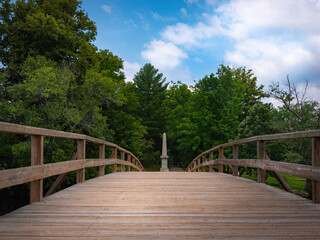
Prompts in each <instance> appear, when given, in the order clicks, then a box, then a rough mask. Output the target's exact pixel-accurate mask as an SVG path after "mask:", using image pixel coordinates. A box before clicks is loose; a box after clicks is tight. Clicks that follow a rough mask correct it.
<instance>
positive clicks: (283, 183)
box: [266, 154, 293, 193]
mask: <svg viewBox="0 0 320 240" xmlns="http://www.w3.org/2000/svg"><path fill="white" fill-rule="evenodd" d="M266 159H267V160H271V159H270V158H269V156H268V154H266ZM271 173H272V174H273V176H274V177H275V178H276V179H277V180H278V182H279V183H280V185H281V186H282V187H283V189H284V190H286V191H287V192H290V193H293V190H292V189H291V187H290V186H289V184H288V183H287V181H286V180H285V179H284V177H283V176H282V175H281V174H280V173H278V172H275V171H271Z"/></svg>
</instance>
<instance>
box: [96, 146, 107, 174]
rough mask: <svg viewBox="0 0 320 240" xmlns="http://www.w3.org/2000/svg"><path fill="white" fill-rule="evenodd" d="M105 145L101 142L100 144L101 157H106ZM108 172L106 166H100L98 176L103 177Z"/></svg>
mask: <svg viewBox="0 0 320 240" xmlns="http://www.w3.org/2000/svg"><path fill="white" fill-rule="evenodd" d="M105 149H106V148H105V145H104V144H100V145H99V159H105V158H106V154H105ZM105 172H106V166H105V165H103V166H99V174H98V176H99V177H101V176H103V175H104V174H105Z"/></svg>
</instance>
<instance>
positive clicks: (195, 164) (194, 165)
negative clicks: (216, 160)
mask: <svg viewBox="0 0 320 240" xmlns="http://www.w3.org/2000/svg"><path fill="white" fill-rule="evenodd" d="M196 161H197V160H196ZM196 161H193V168H195V167H196V166H197V163H196ZM194 171H196V172H197V170H194Z"/></svg>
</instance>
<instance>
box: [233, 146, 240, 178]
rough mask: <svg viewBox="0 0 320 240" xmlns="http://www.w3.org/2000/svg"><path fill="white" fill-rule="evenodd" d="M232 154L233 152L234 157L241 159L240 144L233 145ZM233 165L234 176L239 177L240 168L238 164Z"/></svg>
mask: <svg viewBox="0 0 320 240" xmlns="http://www.w3.org/2000/svg"><path fill="white" fill-rule="evenodd" d="M232 154H233V159H239V146H238V145H234V146H233V147H232ZM232 167H233V171H232V173H233V176H236V177H238V176H239V169H238V166H235V165H232Z"/></svg>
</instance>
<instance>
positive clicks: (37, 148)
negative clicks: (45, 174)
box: [30, 135, 43, 203]
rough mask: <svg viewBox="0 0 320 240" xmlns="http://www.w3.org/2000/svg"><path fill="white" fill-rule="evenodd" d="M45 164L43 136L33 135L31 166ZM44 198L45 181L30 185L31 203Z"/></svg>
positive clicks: (36, 181)
mask: <svg viewBox="0 0 320 240" xmlns="http://www.w3.org/2000/svg"><path fill="white" fill-rule="evenodd" d="M42 164H43V136H40V135H31V166H34V165H42ZM42 198H43V179H39V180H35V181H32V182H31V183H30V203H33V202H40V201H41V200H42Z"/></svg>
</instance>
